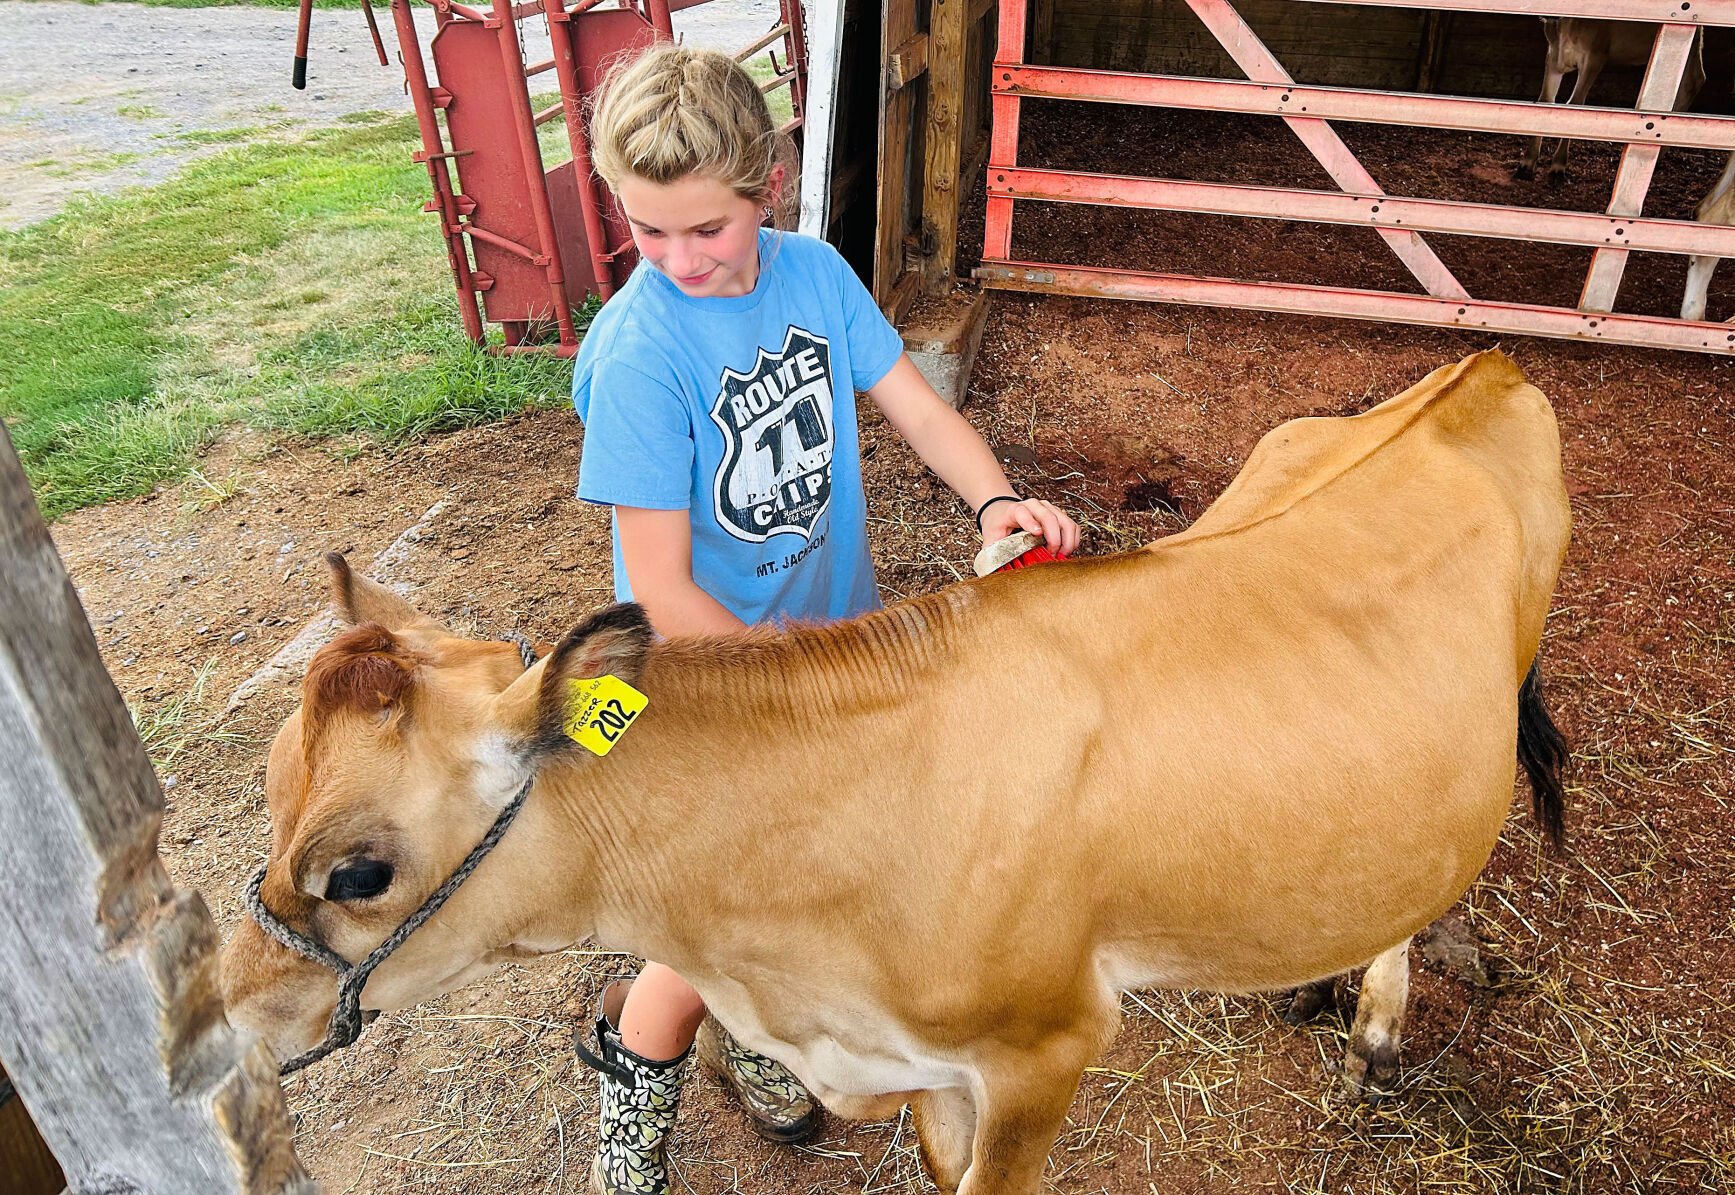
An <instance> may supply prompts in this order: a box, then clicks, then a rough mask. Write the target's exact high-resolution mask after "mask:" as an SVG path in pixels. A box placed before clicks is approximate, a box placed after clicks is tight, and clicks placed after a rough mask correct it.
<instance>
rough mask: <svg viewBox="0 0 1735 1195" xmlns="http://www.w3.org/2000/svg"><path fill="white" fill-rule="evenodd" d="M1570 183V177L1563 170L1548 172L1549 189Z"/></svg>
mask: <svg viewBox="0 0 1735 1195" xmlns="http://www.w3.org/2000/svg"><path fill="white" fill-rule="evenodd" d="M1571 181H1572V175H1571V174H1569V173H1568V172H1566V171H1565V170H1550V171H1549V172H1548V185H1549V186H1551V187H1564V186H1566V184H1567V183H1570V182H1571Z"/></svg>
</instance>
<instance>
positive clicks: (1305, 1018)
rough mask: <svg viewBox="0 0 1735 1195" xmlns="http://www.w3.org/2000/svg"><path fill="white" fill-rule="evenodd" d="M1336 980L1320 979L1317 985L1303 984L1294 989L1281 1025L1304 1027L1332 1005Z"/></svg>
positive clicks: (1284, 1011)
mask: <svg viewBox="0 0 1735 1195" xmlns="http://www.w3.org/2000/svg"><path fill="white" fill-rule="evenodd" d="M1336 982H1337V981H1336V980H1332V979H1322V980H1319V981H1318V982H1317V983H1310V984H1305V985H1303V986H1302V987H1298V988H1296V989H1295V993H1294V995H1292V996H1291V997H1290V998H1289V1007H1288V1008H1286V1009H1284V1010H1283V1023H1284V1024H1286V1025H1305V1024H1307V1022H1309V1021H1311V1020H1313V1018H1314V1017H1317V1016H1318V1015H1319V1014H1320V1013H1322V1012H1324V1011H1325V1010H1326V1008H1327V1007H1328V1006H1330V1005H1331V1003H1332V996H1333V988H1334V986H1335V985H1336Z"/></svg>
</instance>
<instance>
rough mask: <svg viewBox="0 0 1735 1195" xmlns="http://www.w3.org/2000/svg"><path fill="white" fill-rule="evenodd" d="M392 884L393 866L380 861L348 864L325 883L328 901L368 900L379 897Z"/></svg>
mask: <svg viewBox="0 0 1735 1195" xmlns="http://www.w3.org/2000/svg"><path fill="white" fill-rule="evenodd" d="M391 884H392V865H391V864H390V863H382V862H380V861H379V860H378V859H362V860H360V861H358V862H355V863H348V864H345V865H344V866H342V867H339V868H337V869H336V870H335V871H333V872H332V873H331V878H330V879H328V880H326V881H325V899H327V900H336V901H343V900H366V899H367V898H368V897H370V896H378V895H379V894H380V893H382V892H384V891H385V890H386V889H387V888H389V887H391Z"/></svg>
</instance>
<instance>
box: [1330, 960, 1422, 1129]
mask: <svg viewBox="0 0 1735 1195" xmlns="http://www.w3.org/2000/svg"><path fill="white" fill-rule="evenodd" d="M1409 998H1410V940H1409V939H1408V938H1405V939H1404V940H1403V941H1402V942H1399V943H1398V944H1397V945H1396V946H1393V947H1392V948H1391V949H1390V950H1388V951H1386V952H1385V953H1384V954H1381V955H1380V956H1379V957H1378V958H1376V959H1374V961H1373V962H1372V963H1370V964H1368V969H1367V974H1366V975H1364V976H1363V977H1362V983H1361V996H1360V997H1359V998H1358V999H1357V1000H1356V1006H1355V1023H1354V1024H1352V1025H1351V1026H1350V1030H1349V1049H1348V1050H1346V1051H1345V1053H1344V1058H1343V1085H1344V1088H1345V1089H1346V1090H1347V1091H1348V1092H1349V1093H1350V1094H1351V1095H1354V1096H1358V1097H1362V1098H1371V1099H1378V1098H1379V1097H1381V1096H1383V1095H1387V1094H1389V1093H1390V1091H1391V1089H1392V1086H1393V1085H1394V1083H1395V1082H1396V1080H1397V1077H1398V1044H1399V1041H1400V1039H1401V1038H1402V1036H1403V1025H1404V1005H1405V1004H1406V1003H1407V1002H1408V1001H1409Z"/></svg>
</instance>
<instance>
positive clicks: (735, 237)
mask: <svg viewBox="0 0 1735 1195" xmlns="http://www.w3.org/2000/svg"><path fill="white" fill-rule="evenodd" d="M780 174H781V170H780V168H779V169H778V170H774V172H773V178H772V189H773V193H775V191H776V187H777V184H778V183H779V182H781V181H782V180H781V177H780ZM616 193H617V194H618V195H619V196H620V201H621V208H622V210H623V211H625V212H626V216H627V220H628V222H629V223H630V224H631V225H632V230H633V244H634V245H636V246H638V250H639V253H640V254H641V255H642V256H643V257H644V259H645V260H646V261H648V262H650V263H651V264H652V265H653V266H655V267H656V268H657V269H659V270H661V271H662V272H663V273H664V274H665V275H666V276H667V277H668V278H669V280H670V281H671V282H673V283H674V284H675V285H676V286H677V287H679V288H680V290H681V293H683V294H687V295H691V296H693V297H694V298H720V297H723V296H727V295H745V294H749V293H751V292H752V290H753V287H754V284H755V283H757V282H758V281H759V224H760V220H761V217H762V215H763V209H762V207H761V205H760V204H757V203H755V202H754V201H753V200H751V199H748V198H746V197H745V196H742V195H740V194H737V193H736V191H735V190H734V189H733V188H731V187H727V186H724V185H723V184H722V183H720V182H718V181H717V180H716V179H713V178H707V177H705V176H704V175H702V174H689V175H687V176H686V177H684V178H680V179H677V180H675V181H674V182H672V183H653V182H650V181H648V180H646V179H642V178H633V177H630V176H629V177H627V178H625V179H622V180H621V184H620V187H619V188H618V190H617V192H616Z"/></svg>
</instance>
